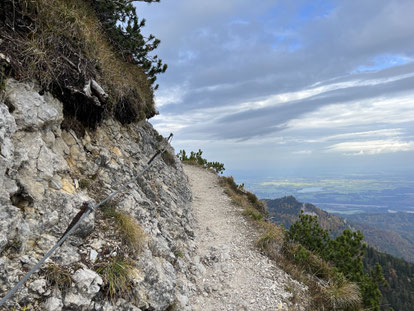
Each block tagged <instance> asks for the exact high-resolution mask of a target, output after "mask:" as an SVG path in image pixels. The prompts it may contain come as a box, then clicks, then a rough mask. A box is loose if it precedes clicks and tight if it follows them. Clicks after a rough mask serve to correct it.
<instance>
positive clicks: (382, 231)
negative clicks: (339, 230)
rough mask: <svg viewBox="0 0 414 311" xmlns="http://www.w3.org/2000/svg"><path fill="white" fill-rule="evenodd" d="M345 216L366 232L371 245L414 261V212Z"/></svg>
mask: <svg viewBox="0 0 414 311" xmlns="http://www.w3.org/2000/svg"><path fill="white" fill-rule="evenodd" d="M344 217H346V218H347V219H348V220H349V221H351V222H352V223H353V224H354V226H355V227H356V228H358V229H359V230H361V231H362V232H364V235H365V238H366V240H367V242H368V243H369V244H370V245H372V246H374V247H375V248H377V249H379V250H381V251H384V252H386V253H388V254H391V255H394V256H397V257H400V258H403V259H405V260H407V261H410V262H414V214H409V213H404V212H398V213H387V214H385V213H376V214H368V213H364V214H354V215H346V216H344Z"/></svg>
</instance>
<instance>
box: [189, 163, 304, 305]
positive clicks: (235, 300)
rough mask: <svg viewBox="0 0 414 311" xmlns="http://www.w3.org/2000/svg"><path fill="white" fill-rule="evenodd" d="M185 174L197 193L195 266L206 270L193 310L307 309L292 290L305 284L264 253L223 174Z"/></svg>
mask: <svg viewBox="0 0 414 311" xmlns="http://www.w3.org/2000/svg"><path fill="white" fill-rule="evenodd" d="M184 170H185V173H186V174H187V176H188V178H189V182H190V185H191V189H192V191H193V211H194V216H195V218H196V221H197V225H196V228H195V242H196V245H197V246H198V249H197V251H196V252H197V254H196V257H195V262H196V265H197V269H198V270H199V271H201V272H200V274H199V277H198V278H197V280H196V287H197V290H196V292H195V293H194V295H193V296H192V297H191V298H190V305H191V306H192V307H193V308H194V310H196V311H201V310H203V311H213V310H214V311H219V310H226V311H227V310H235V311H236V310H237V311H239V310H240V311H242V310H246V311H247V310H248V311H267V310H269V311H270V310H271V311H275V310H302V309H303V308H302V307H300V306H298V305H293V304H292V302H291V297H292V293H291V292H290V291H292V290H291V289H292V287H296V286H300V285H299V284H298V283H297V282H296V281H294V280H292V279H291V278H290V276H289V275H287V274H286V273H285V272H284V271H283V270H281V269H280V268H279V267H277V265H276V264H275V263H274V262H272V261H270V260H269V259H268V258H267V257H266V256H264V255H262V254H260V252H259V251H258V249H257V248H256V246H255V241H256V240H257V238H258V232H257V229H255V228H254V227H253V225H252V224H250V223H249V221H248V220H246V219H245V218H244V217H243V216H242V214H241V212H242V210H241V208H240V207H237V206H235V205H234V204H232V203H231V200H230V198H229V197H228V196H227V195H226V194H225V193H224V191H223V189H222V187H221V186H220V185H219V183H218V176H217V175H216V174H214V173H212V172H210V171H208V170H206V169H203V168H200V167H197V166H192V165H184ZM289 289H290V290H289Z"/></svg>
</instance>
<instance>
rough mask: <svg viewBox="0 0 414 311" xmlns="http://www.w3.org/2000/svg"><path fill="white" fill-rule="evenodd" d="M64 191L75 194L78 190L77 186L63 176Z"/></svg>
mask: <svg viewBox="0 0 414 311" xmlns="http://www.w3.org/2000/svg"><path fill="white" fill-rule="evenodd" d="M61 190H62V191H64V192H67V193H69V194H74V193H75V192H76V189H75V187H74V186H73V185H72V183H70V182H69V181H68V180H67V179H65V178H62V189H61Z"/></svg>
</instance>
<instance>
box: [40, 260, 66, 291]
mask: <svg viewBox="0 0 414 311" xmlns="http://www.w3.org/2000/svg"><path fill="white" fill-rule="evenodd" d="M44 273H45V276H46V281H47V283H48V285H49V286H55V287H57V288H58V289H59V290H60V291H63V290H65V289H68V288H70V287H71V286H72V275H71V273H70V272H69V270H68V269H67V268H66V267H63V266H59V265H57V264H50V265H48V266H47V267H46V269H45V272H44Z"/></svg>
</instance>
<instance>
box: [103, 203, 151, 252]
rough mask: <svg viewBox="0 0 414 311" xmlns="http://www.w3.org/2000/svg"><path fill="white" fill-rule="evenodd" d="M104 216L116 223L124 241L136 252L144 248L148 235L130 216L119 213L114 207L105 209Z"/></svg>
mask: <svg viewBox="0 0 414 311" xmlns="http://www.w3.org/2000/svg"><path fill="white" fill-rule="evenodd" d="M103 213H104V216H105V217H107V218H111V219H113V220H114V221H115V223H116V225H117V227H118V229H119V232H120V234H121V238H122V240H123V241H124V242H125V243H126V244H127V245H128V246H129V247H130V248H131V249H132V250H133V251H135V252H140V251H141V250H142V248H143V247H144V244H145V240H146V235H145V232H144V230H143V229H142V228H141V226H140V225H139V224H138V223H137V222H136V221H135V220H134V219H133V218H132V217H130V216H128V215H126V214H124V213H122V212H118V211H117V210H116V209H115V208H113V207H104V208H103Z"/></svg>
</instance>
